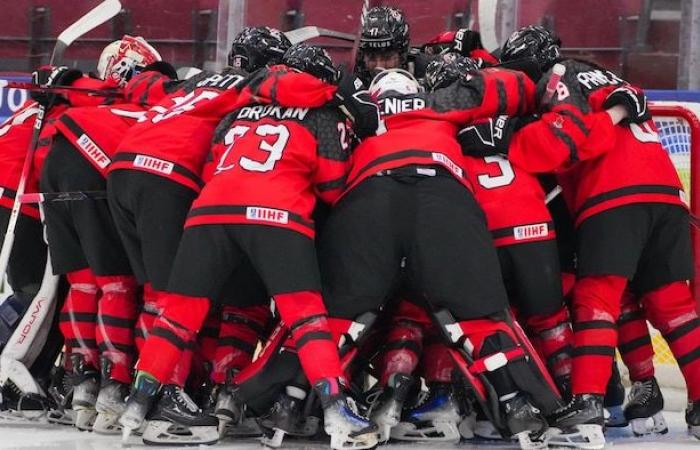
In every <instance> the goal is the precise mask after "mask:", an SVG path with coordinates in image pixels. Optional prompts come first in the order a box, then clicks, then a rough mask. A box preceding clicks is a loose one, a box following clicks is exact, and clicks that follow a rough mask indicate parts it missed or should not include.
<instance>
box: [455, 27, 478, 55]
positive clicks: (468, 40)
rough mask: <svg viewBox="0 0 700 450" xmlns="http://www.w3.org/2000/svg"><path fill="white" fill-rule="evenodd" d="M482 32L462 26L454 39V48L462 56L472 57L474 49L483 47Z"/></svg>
mask: <svg viewBox="0 0 700 450" xmlns="http://www.w3.org/2000/svg"><path fill="white" fill-rule="evenodd" d="M482 48H484V46H483V45H482V44H481V34H479V32H478V31H472V30H470V29H468V28H460V29H459V30H457V32H456V33H455V37H454V39H453V41H452V50H453V51H455V52H457V53H459V54H460V55H462V56H466V57H470V56H471V54H472V51H474V50H476V49H482Z"/></svg>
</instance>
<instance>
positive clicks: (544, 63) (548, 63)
mask: <svg viewBox="0 0 700 450" xmlns="http://www.w3.org/2000/svg"><path fill="white" fill-rule="evenodd" d="M559 47H561V40H560V39H559V38H558V37H557V36H556V35H555V34H554V33H553V32H551V31H549V30H547V29H546V28H544V27H542V26H539V25H529V26H527V27H525V28H521V29H520V30H518V31H516V32H515V33H513V34H511V35H510V37H509V38H508V40H507V41H506V43H505V44H503V49H502V50H501V62H504V63H507V62H513V61H518V60H526V59H534V60H535V61H537V64H538V65H539V69H540V70H541V71H542V72H546V71H547V70H549V68H550V67H552V66H553V65H554V63H555V62H556V61H557V60H558V59H559V57H560V52H559Z"/></svg>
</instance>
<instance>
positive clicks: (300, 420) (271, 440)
mask: <svg viewBox="0 0 700 450" xmlns="http://www.w3.org/2000/svg"><path fill="white" fill-rule="evenodd" d="M306 395H307V394H306V391H305V390H304V389H301V388H299V387H296V386H287V387H286V388H285V392H284V393H282V394H280V395H279V397H278V398H277V400H276V401H275V403H274V405H272V408H270V412H269V413H268V414H267V415H265V416H263V417H260V418H259V419H258V425H260V428H261V429H262V430H263V439H262V442H263V444H264V445H266V446H268V447H272V448H277V447H280V446H281V445H282V440H283V439H284V436H285V435H287V434H288V435H290V436H298V437H311V436H314V435H315V434H316V433H317V432H318V429H319V420H318V418H317V417H312V416H309V417H304V413H303V409H304V404H305V400H306Z"/></svg>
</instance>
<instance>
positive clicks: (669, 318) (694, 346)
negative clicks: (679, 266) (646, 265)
mask: <svg viewBox="0 0 700 450" xmlns="http://www.w3.org/2000/svg"><path fill="white" fill-rule="evenodd" d="M642 303H643V305H644V310H645V311H646V314H647V319H649V321H650V322H651V324H652V325H653V326H654V327H655V328H656V329H657V330H659V331H661V334H662V335H663V336H664V338H665V339H666V342H668V345H669V347H671V351H672V352H673V356H674V357H675V358H676V361H677V362H678V366H679V367H680V369H681V373H682V374H683V378H685V383H686V386H687V387H688V398H689V399H690V400H691V401H698V400H700V319H698V315H697V313H696V311H695V307H696V303H695V301H694V300H693V297H692V295H691V293H690V288H689V287H688V285H687V284H686V283H685V282H681V281H679V282H675V283H670V284H667V285H665V286H662V287H660V288H658V289H656V290H654V291H653V292H650V293H648V294H646V295H644V297H643V298H642Z"/></svg>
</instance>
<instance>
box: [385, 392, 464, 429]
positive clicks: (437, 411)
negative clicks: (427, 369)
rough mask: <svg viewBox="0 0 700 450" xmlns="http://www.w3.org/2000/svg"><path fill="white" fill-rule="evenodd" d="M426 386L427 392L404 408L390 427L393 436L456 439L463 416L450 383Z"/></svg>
mask: <svg viewBox="0 0 700 450" xmlns="http://www.w3.org/2000/svg"><path fill="white" fill-rule="evenodd" d="M429 389H430V391H429V392H428V395H427V396H426V397H425V398H424V399H423V400H422V401H421V402H419V404H418V405H417V406H416V407H414V408H412V409H410V410H409V411H407V412H406V413H405V414H404V419H403V420H402V421H401V422H400V423H399V424H398V425H397V426H395V427H394V428H393V429H392V430H391V437H392V438H394V439H398V440H401V441H420V442H452V443H457V442H459V440H460V431H459V424H460V421H461V419H462V418H461V416H460V414H459V405H458V403H457V400H456V398H455V396H454V393H453V391H452V387H451V385H450V384H445V383H434V384H431V386H430V387H429ZM470 428H471V427H470ZM469 434H471V430H470V432H469ZM472 436H473V434H472Z"/></svg>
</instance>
